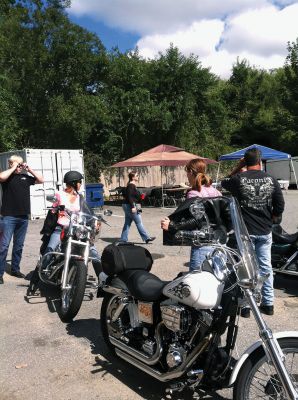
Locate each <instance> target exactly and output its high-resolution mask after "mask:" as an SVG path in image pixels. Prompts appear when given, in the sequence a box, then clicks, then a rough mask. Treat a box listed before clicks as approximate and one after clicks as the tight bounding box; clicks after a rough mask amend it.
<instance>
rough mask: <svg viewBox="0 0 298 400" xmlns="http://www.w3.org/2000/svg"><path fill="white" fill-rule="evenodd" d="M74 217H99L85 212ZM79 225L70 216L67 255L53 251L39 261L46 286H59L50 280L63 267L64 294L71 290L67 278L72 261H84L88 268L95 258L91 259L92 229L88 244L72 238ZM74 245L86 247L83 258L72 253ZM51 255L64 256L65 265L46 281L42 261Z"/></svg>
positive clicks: (88, 235)
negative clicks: (72, 259)
mask: <svg viewBox="0 0 298 400" xmlns="http://www.w3.org/2000/svg"><path fill="white" fill-rule="evenodd" d="M72 215H74V216H78V217H80V216H84V215H87V216H88V217H89V218H92V219H97V217H94V216H90V215H89V214H85V213H83V212H79V213H73V214H72ZM78 225H79V224H77V223H75V222H74V219H73V218H72V217H71V216H70V224H69V229H68V233H67V235H68V239H67V245H66V250H65V253H63V252H58V251H51V252H48V253H47V254H44V255H43V256H42V257H41V258H40V260H39V263H40V267H39V277H40V279H41V281H42V282H44V283H46V284H51V285H54V286H57V284H55V283H54V282H52V281H51V280H50V279H51V277H52V276H53V275H54V274H55V273H56V272H57V270H58V269H59V268H61V267H63V271H62V279H61V289H62V291H63V292H65V291H67V290H69V289H71V286H70V285H69V284H68V283H67V276H68V271H69V262H70V259H71V258H74V259H79V260H82V261H84V264H85V265H86V266H88V262H89V261H90V260H92V259H93V257H89V251H90V235H91V229H89V230H88V232H87V241H86V242H82V241H79V240H75V239H73V238H72V235H73V229H74V228H76V227H77V226H78ZM73 244H76V245H78V246H81V247H85V250H84V255H83V256H80V255H77V254H73V253H72V245H73ZM49 255H54V256H64V259H63V264H62V265H61V266H59V268H58V269H55V270H54V273H53V274H52V275H51V276H50V277H49V279H47V280H45V279H44V278H43V276H42V274H41V269H42V261H43V260H44V258H45V257H46V256H49Z"/></svg>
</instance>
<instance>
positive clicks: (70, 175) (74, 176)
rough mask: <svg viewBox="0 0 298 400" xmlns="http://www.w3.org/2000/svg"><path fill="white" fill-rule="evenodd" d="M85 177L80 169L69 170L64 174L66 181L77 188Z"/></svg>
mask: <svg viewBox="0 0 298 400" xmlns="http://www.w3.org/2000/svg"><path fill="white" fill-rule="evenodd" d="M82 179H84V177H83V175H82V174H81V173H80V172H78V171H68V172H66V174H65V175H64V183H66V185H69V186H71V187H73V188H74V189H75V190H77V183H78V182H79V181H81V180H82Z"/></svg>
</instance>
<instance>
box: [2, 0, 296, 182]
mask: <svg viewBox="0 0 298 400" xmlns="http://www.w3.org/2000/svg"><path fill="white" fill-rule="evenodd" d="M69 3H70V2H69V1H68V0H48V1H47V2H43V1H41V0H23V1H16V0H2V2H1V3H0V151H6V150H10V149H17V148H19V149H20V148H23V147H36V148H83V149H84V152H85V169H86V178H87V181H95V182H96V181H97V179H98V174H99V172H100V170H102V169H105V168H106V167H108V166H110V165H111V164H113V163H115V162H117V161H120V160H123V159H126V158H128V157H132V156H134V155H135V154H137V153H139V152H141V151H145V150H147V149H149V148H150V147H153V146H156V145H158V144H161V143H165V144H172V145H176V146H179V147H183V148H184V149H186V150H187V151H190V152H192V153H194V154H199V155H201V156H205V157H210V158H217V157H218V156H219V155H221V154H223V153H226V152H229V151H231V150H232V149H233V148H241V147H244V146H246V145H249V144H252V143H259V144H263V145H265V146H270V147H275V148H277V149H280V150H284V151H289V152H291V153H292V154H293V155H296V154H297V152H298V128H297V126H298V124H297V122H298V42H297V41H296V42H294V43H291V44H288V56H287V58H286V60H285V66H284V68H280V69H278V70H276V71H271V72H266V71H263V70H259V69H257V68H255V67H251V66H250V65H249V63H248V62H247V61H246V60H242V61H240V60H237V61H236V63H235V65H234V66H233V72H232V75H231V77H230V79H229V80H227V81H225V80H221V79H219V78H218V77H216V76H215V75H214V74H212V73H211V72H210V71H209V69H207V68H203V67H202V65H201V62H200V60H199V58H198V57H196V56H194V55H191V56H189V57H186V56H184V55H183V54H182V53H181V52H180V51H179V49H178V48H176V47H174V46H170V48H169V49H167V50H166V51H165V52H164V53H160V54H159V55H158V56H157V57H156V58H155V59H154V60H145V59H143V58H142V57H141V56H140V54H139V52H138V50H137V49H136V50H135V51H131V52H127V53H121V52H120V51H119V50H118V49H117V48H116V49H114V50H112V51H110V52H107V51H106V50H105V48H104V47H103V45H102V43H101V41H100V39H99V38H98V37H97V36H96V35H94V34H92V33H90V32H88V31H87V30H85V29H83V28H81V27H79V26H78V25H76V24H73V23H71V22H70V20H69V18H68V16H67V14H66V12H65V8H66V7H68V6H69Z"/></svg>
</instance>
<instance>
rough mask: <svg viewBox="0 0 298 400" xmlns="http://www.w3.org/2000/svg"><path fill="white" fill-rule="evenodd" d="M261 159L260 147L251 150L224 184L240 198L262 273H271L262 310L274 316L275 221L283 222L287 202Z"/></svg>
mask: <svg viewBox="0 0 298 400" xmlns="http://www.w3.org/2000/svg"><path fill="white" fill-rule="evenodd" d="M261 160H262V155H261V152H260V151H259V150H258V149H257V148H250V149H248V150H247V151H246V152H245V154H244V158H242V159H241V160H240V162H239V164H238V165H237V166H236V167H235V168H234V169H233V171H232V173H231V174H230V175H229V177H227V178H225V179H224V180H223V181H222V182H221V185H222V187H223V188H224V189H226V190H228V191H229V192H231V194H232V195H233V196H234V197H236V198H237V199H238V202H239V204H240V207H241V211H242V215H243V219H244V222H245V224H246V227H247V230H248V233H249V235H250V238H251V240H252V243H253V245H254V247H255V251H256V255H257V258H258V261H259V266H260V274H261V275H269V277H268V279H266V280H265V282H264V283H263V287H262V301H261V305H260V310H261V312H263V313H264V314H267V315H273V314H274V289H273V271H272V265H271V245H272V224H273V223H280V222H281V215H282V213H283V211H284V206H285V203H284V198H283V194H282V191H281V188H280V185H279V183H278V181H277V180H276V179H275V178H273V177H272V176H270V175H269V174H267V173H266V172H264V171H262V166H261ZM244 167H245V168H246V171H245V170H243V168H244ZM241 171H242V172H241Z"/></svg>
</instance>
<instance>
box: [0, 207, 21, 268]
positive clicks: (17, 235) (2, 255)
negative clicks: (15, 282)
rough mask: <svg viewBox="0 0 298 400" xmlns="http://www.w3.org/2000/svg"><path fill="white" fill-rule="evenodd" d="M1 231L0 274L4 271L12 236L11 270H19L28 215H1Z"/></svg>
mask: <svg viewBox="0 0 298 400" xmlns="http://www.w3.org/2000/svg"><path fill="white" fill-rule="evenodd" d="M1 225H2V233H1V235H0V276H2V275H3V274H4V272H5V268H6V257H7V252H8V248H9V244H10V241H11V239H12V237H13V247H12V259H11V271H14V272H17V271H20V262H21V258H22V252H23V247H24V242H25V236H26V233H27V228H28V216H27V215H20V216H17V217H10V216H6V217H2V220H1Z"/></svg>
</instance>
